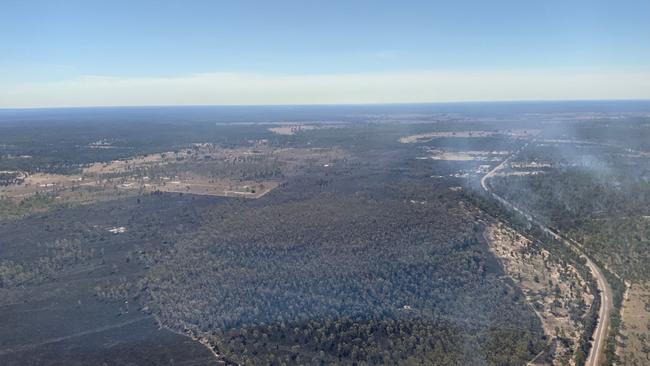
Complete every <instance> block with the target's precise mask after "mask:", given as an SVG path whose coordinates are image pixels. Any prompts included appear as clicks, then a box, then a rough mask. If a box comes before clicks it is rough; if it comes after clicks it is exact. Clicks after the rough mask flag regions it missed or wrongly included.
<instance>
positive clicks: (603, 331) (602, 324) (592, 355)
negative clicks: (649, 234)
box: [481, 142, 614, 366]
mask: <svg viewBox="0 0 650 366" xmlns="http://www.w3.org/2000/svg"><path fill="white" fill-rule="evenodd" d="M529 144H530V142H527V143H526V144H524V145H523V146H522V147H520V148H519V149H517V150H516V151H515V152H514V153H512V154H511V155H510V156H508V158H507V159H505V160H504V161H502V162H501V164H499V165H497V166H496V167H494V168H493V169H492V170H490V171H489V172H488V173H487V174H485V175H484V176H483V178H481V187H483V189H484V190H485V191H486V192H487V193H489V194H490V195H491V196H492V197H493V198H494V199H496V200H497V201H499V202H500V203H501V204H503V205H504V206H506V207H508V208H509V209H511V210H513V211H516V212H518V213H519V214H521V215H523V216H524V217H525V218H526V219H527V220H528V222H530V223H531V224H533V225H536V226H538V227H539V228H540V229H542V230H543V231H544V232H546V233H547V234H549V235H551V236H552V237H553V238H555V239H556V240H558V241H560V242H562V243H563V244H564V245H566V246H568V247H569V248H571V249H572V250H574V251H575V252H577V253H578V254H579V255H580V256H582V257H583V258H584V259H585V260H586V264H587V267H589V270H591V273H592V275H593V276H594V278H595V279H596V285H597V287H598V290H599V291H600V303H601V306H600V309H599V310H598V324H597V325H596V329H595V330H594V334H593V339H594V341H593V343H592V347H591V350H590V351H589V356H588V357H587V361H586V362H585V365H586V366H599V365H600V364H601V361H602V360H603V358H604V356H603V352H604V351H605V340H606V338H607V329H608V327H609V314H610V312H611V310H612V309H613V308H614V303H613V298H612V289H611V288H610V286H609V284H608V283H607V279H605V276H604V275H603V272H602V271H601V270H600V268H599V267H598V266H597V265H596V264H595V263H594V262H593V261H592V260H591V258H589V257H588V256H587V255H586V254H585V253H584V252H583V250H582V245H580V244H579V243H577V242H575V241H573V240H568V239H567V238H565V237H564V236H562V235H561V234H560V233H558V232H556V231H554V230H552V229H551V228H549V227H547V226H546V225H544V224H542V223H541V222H539V221H538V220H536V219H535V218H534V217H532V215H530V214H528V213H527V212H524V211H523V210H521V209H520V208H519V207H517V206H515V205H514V204H513V203H512V202H509V201H507V200H506V199H504V198H503V197H501V196H499V195H498V194H496V193H494V192H493V191H491V190H490V186H489V185H488V184H487V181H488V179H490V178H492V177H493V176H494V175H495V174H496V172H498V171H499V170H501V169H502V168H503V167H505V166H506V165H507V164H508V163H509V162H510V160H512V159H513V158H514V157H515V156H517V155H518V154H519V153H520V152H521V151H522V150H524V149H525V148H527V147H528V145H529Z"/></svg>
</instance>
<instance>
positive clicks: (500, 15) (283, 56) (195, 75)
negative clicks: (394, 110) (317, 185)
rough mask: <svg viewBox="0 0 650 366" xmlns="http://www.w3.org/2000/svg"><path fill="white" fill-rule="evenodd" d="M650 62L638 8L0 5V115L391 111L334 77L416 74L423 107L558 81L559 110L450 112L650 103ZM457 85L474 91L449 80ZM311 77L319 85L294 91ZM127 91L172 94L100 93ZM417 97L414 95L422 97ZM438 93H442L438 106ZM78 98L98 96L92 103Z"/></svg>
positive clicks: (646, 20)
mask: <svg viewBox="0 0 650 366" xmlns="http://www.w3.org/2000/svg"><path fill="white" fill-rule="evenodd" d="M649 60H650V1H648V0H619V1H614V0H612V1H601V0H590V1H583V0H564V1H557V0H545V1H524V0H518V1H512V0H491V1H478V0H475V1H469V0H455V1H452V0H449V1H377V0H375V1H365V0H364V1H354V0H350V1H337V0H329V1H309V0H302V1H282V0H275V1H241V0H240V1H226V0H223V1H218V0H214V1H171V0H170V1H137V0H131V1H120V0H110V1H93V0H85V1H76V0H65V1H63V0H62V1H54V0H49V1H30V0H18V1H13V0H3V1H2V5H1V9H0V98H2V99H4V101H3V100H2V99H0V107H11V106H59V105H88V104H92V105H94V104H101V105H119V104H124V102H128V101H130V100H134V101H136V102H142V103H151V104H225V103H235V104H246V103H264V102H265V98H264V95H263V94H261V92H258V93H257V94H259V95H257V94H255V90H252V91H251V93H253V94H255V97H254V98H247V95H246V93H245V92H244V91H241V90H240V93H242V94H243V95H241V96H240V97H241V98H240V99H241V100H240V99H237V98H235V99H233V98H223V97H221V96H223V95H228V88H230V87H231V86H232V85H230V84H228V82H236V83H241V82H245V83H247V84H250V85H251V86H259V87H260V90H263V91H264V92H266V93H273V92H274V85H277V86H278V88H277V89H278V93H280V92H282V93H285V94H283V97H282V98H280V99H278V98H275V99H274V98H269V100H268V103H276V102H277V103H291V102H292V101H293V100H295V102H297V103H309V102H310V100H309V99H308V98H304V94H305V93H307V94H308V95H310V96H311V97H312V98H313V101H312V102H313V103H320V102H350V103H353V102H373V101H376V102H387V101H388V102H390V101H397V102H400V101H407V100H402V99H400V95H403V93H400V94H395V95H394V98H392V99H391V96H390V93H388V90H386V92H385V93H384V94H382V95H381V97H378V96H377V95H375V96H374V97H373V96H372V95H368V92H367V91H364V90H360V91H359V93H366V94H354V93H353V91H354V90H353V89H355V86H354V85H349V83H347V82H345V81H346V80H347V79H345V78H346V77H350V80H352V79H354V78H357V79H358V82H359V83H365V84H364V85H359V86H358V88H357V89H364V87H365V86H367V84H368V83H376V85H377V87H378V88H385V89H390V88H392V87H393V86H394V84H393V83H394V82H396V83H398V84H399V85H400V88H408V85H403V84H405V80H406V79H408V78H409V77H412V78H415V79H417V74H418V73H422V75H423V77H429V78H431V79H430V83H431V86H430V88H431V90H430V92H425V93H424V94H425V95H424V96H425V97H427V98H429V99H435V100H430V101H432V102H435V101H447V100H455V99H457V98H462V97H463V93H462V90H454V88H456V89H457V88H461V87H462V88H472V85H474V86H475V88H474V89H476V88H486V87H487V86H488V84H487V83H488V81H490V82H493V81H494V80H497V83H496V84H500V83H499V82H498V78H499V75H502V76H503V78H504V83H506V84H507V83H508V82H511V83H514V84H517V85H519V84H521V83H522V82H524V81H527V82H530V81H531V80H532V79H535V77H537V79H540V80H544V79H546V80H548V78H549V77H550V78H551V79H552V78H556V79H557V82H556V84H552V85H544V86H543V87H544V88H551V89H552V88H553V85H557V88H558V93H557V95H558V97H557V98H553V94H552V90H546V89H544V90H543V93H542V92H540V93H537V94H532V95H528V94H524V95H522V97H521V98H518V92H517V89H516V88H514V87H513V88H511V89H512V90H509V91H508V92H509V93H511V94H507V93H506V94H507V95H506V94H504V91H501V92H500V91H499V90H495V93H494V96H493V98H491V94H490V93H489V92H485V93H483V94H480V95H479V94H477V95H475V94H476V93H474V94H472V93H469V97H468V98H462V99H466V100H474V99H481V100H483V99H488V100H489V99H544V98H551V99H566V98H570V99H573V98H575V99H585V98H591V97H605V98H607V97H608V96H609V97H611V98H626V97H629V98H639V97H650V92H647V93H646V94H644V92H643V89H644V87H645V86H648V88H647V90H650V85H648V84H644V83H645V82H646V81H648V80H647V79H646V78H647V77H648V72H649V70H650V61H649ZM468 74H469V75H474V76H475V79H476V80H474V81H473V82H474V83H475V84H472V80H467V81H466V82H464V83H460V85H458V86H456V87H454V85H453V82H452V81H449V77H453V76H456V77H460V76H467V75H468ZM201 75H203V76H204V77H201ZM405 75H408V76H405ZM432 75H433V76H432ZM513 75H514V76H513ZM576 75H578V76H579V75H584V77H585V78H587V79H589V78H592V79H589V80H590V82H591V83H594V82H596V83H598V82H600V83H602V84H603V90H602V91H600V94H594V93H593V92H594V91H593V90H591V88H593V84H589V83H586V84H585V88H588V89H585V90H584V93H583V94H584V97H585V98H581V91H580V90H575V91H574V92H575V95H566V93H565V92H564V91H563V90H561V89H563V88H562V85H561V84H562V80H565V77H566V76H572V77H575V76H576ZM328 76H330V77H331V80H332V83H330V82H329V80H330V79H327V77H328ZM442 76H445V77H446V78H443V79H444V80H442V79H440V77H442ZM522 76H525V77H526V78H527V79H525V80H524V79H521V77H522ZM224 77H226V79H227V80H225V79H224ZM314 78H318V80H320V82H321V84H318V83H316V84H315V85H314V87H312V88H310V86H309V85H303V84H309V83H311V82H313V81H314ZM517 78H519V79H517ZM531 78H532V79H531ZM593 78H597V79H598V80H599V81H598V80H596V81H594V79H593ZM612 78H617V80H618V81H616V80H614V83H617V82H618V83H620V84H621V86H620V87H621V88H623V84H624V83H627V82H628V81H629V80H639V78H641V80H642V81H643V82H644V83H642V84H641V85H635V86H634V87H635V88H638V90H637V89H633V90H630V91H629V92H628V94H629V95H628V94H625V91H624V90H615V92H612V93H611V94H612V95H608V94H607V90H606V89H607V88H606V87H605V84H609V83H610V82H612ZM287 79H290V81H289V82H287ZM537 79H535V80H537ZM387 80H391V82H388V81H387ZM517 80H520V82H517ZM585 80H586V79H585ZM339 81H340V82H343V84H338V82H339ZM441 81H444V82H441ZM93 83H94V84H93ZM133 83H136V84H137V85H139V87H138V88H133V89H134V91H133V93H135V92H138V93H141V94H149V93H147V90H148V89H147V88H154V87H155V88H163V89H165V88H166V89H170V90H168V91H167V94H165V96H164V98H162V97H161V96H160V95H159V96H158V97H157V98H159V99H156V96H151V97H149V98H144V95H129V96H128V98H122V99H120V98H119V97H117V96H111V93H110V90H114V91H115V92H116V93H117V92H124V90H122V89H120V85H122V86H124V85H125V84H128V85H131V86H133V85H134V84H133ZM193 83H194V84H193ZM210 83H212V84H210ZM260 83H261V84H260ZM287 83H288V84H287ZM323 83H324V84H327V87H331V88H337V87H345V88H347V89H346V90H344V91H345V93H343V96H345V98H348V99H343V100H337V99H336V98H334V99H332V95H333V94H334V93H335V91H333V90H330V91H326V93H325V94H323V95H321V94H319V93H318V90H315V89H314V88H316V87H318V88H323V87H325V85H323ZM558 83H559V84H558ZM80 84H83V85H82V86H79V85H80ZM262 84H263V85H262ZM329 84H331V85H329ZM514 84H513V85H514ZM179 85H180V86H182V88H185V89H190V90H194V91H195V94H192V93H190V94H191V95H194V97H195V99H196V101H195V102H194V103H193V100H192V98H188V97H187V93H186V95H184V96H183V95H180V94H179V95H177V98H176V99H177V100H176V102H175V99H174V94H173V93H172V92H173V90H171V89H174V88H176V89H178V88H179ZM193 85H194V86H196V88H195V89H192V88H193ZM534 87H535V85H533V88H534ZM540 87H541V86H540ZM201 88H204V89H202V90H201ZM419 88H420V89H417V91H418V93H421V92H423V91H426V90H424V89H426V85H421V86H420V87H419ZM422 88H424V89H422ZM495 88H497V89H498V85H495ZM433 89H435V90H433ZM443 89H446V90H453V91H454V92H453V93H448V94H449V95H448V96H446V95H445V93H444V90H443ZM98 91H101V92H98ZM184 91H187V90H184ZM321 91H322V90H321ZM434 91H435V93H434ZM156 92H158V93H160V92H161V91H160V90H157V91H156ZM74 93H77V94H76V95H75V94H74ZM88 93H90V94H92V93H96V95H95V97H94V99H92V100H91V99H88ZM179 93H180V92H179ZM49 94H52V95H49ZM54 94H57V95H54ZM80 94H85V95H80ZM235 94H236V93H235ZM211 95H212V96H213V97H211ZM355 95H356V97H355ZM536 95H539V97H538V98H536ZM64 96H65V98H63V97H64ZM133 97H136V98H133ZM137 97H139V98H137ZM75 98H76V99H75ZM373 98H374V99H373ZM416 99H417V98H416ZM77 100H78V102H77ZM414 101H429V100H428V99H426V98H424V99H423V100H414ZM127 104H128V103H127Z"/></svg>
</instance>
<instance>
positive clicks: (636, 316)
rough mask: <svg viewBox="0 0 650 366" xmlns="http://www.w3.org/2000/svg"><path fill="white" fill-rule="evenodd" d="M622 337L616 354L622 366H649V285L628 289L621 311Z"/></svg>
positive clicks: (639, 285)
mask: <svg viewBox="0 0 650 366" xmlns="http://www.w3.org/2000/svg"><path fill="white" fill-rule="evenodd" d="M621 316H622V320H623V324H622V326H621V334H622V337H621V338H620V339H619V341H620V342H619V345H620V346H619V347H618V348H617V350H616V353H617V354H618V355H619V357H620V358H621V364H623V365H631V366H636V365H639V366H641V365H650V284H649V283H645V284H632V285H631V286H629V287H628V289H627V291H626V293H625V299H624V301H623V309H622V311H621Z"/></svg>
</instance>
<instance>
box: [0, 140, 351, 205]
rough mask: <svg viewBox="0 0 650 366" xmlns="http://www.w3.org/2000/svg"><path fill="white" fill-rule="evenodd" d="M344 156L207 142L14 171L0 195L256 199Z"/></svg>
mask: <svg viewBox="0 0 650 366" xmlns="http://www.w3.org/2000/svg"><path fill="white" fill-rule="evenodd" d="M342 156H344V154H343V152H341V151H340V150H336V149H274V148H271V147H268V146H266V145H265V144H264V143H263V142H259V143H257V144H255V145H254V146H253V147H250V148H245V147H240V148H234V149H225V148H220V147H216V146H214V145H212V144H207V143H202V144H194V145H193V146H192V147H191V148H187V149H181V150H177V151H169V152H162V153H156V154H148V155H143V156H136V157H133V158H130V159H126V160H114V161H111V162H106V163H93V164H90V165H88V166H85V167H83V168H82V169H81V172H80V173H79V174H70V175H67V174H43V173H34V174H27V173H25V172H16V173H15V174H14V175H17V176H19V177H20V179H19V180H17V182H15V183H13V184H8V185H5V186H2V187H0V197H6V198H10V199H14V200H17V201H20V200H21V199H25V198H27V197H31V196H35V195H47V196H50V197H51V198H53V199H55V201H56V202H58V203H91V202H97V201H105V200H110V199H115V198H120V197H127V196H134V195H140V194H145V193H150V192H157V191H161V192H175V193H190V194H198V195H212V196H225V197H246V198H259V197H261V196H263V195H264V194H266V193H268V192H270V191H271V190H273V189H274V188H275V187H277V186H278V185H279V184H280V183H281V181H282V179H283V178H284V177H285V176H287V175H290V174H291V173H292V172H293V171H295V170H297V169H300V168H301V167H303V166H307V165H314V164H320V165H328V164H331V163H333V162H334V161H336V160H337V159H338V158H340V157H342Z"/></svg>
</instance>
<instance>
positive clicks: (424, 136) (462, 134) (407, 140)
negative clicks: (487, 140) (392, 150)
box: [399, 129, 540, 144]
mask: <svg viewBox="0 0 650 366" xmlns="http://www.w3.org/2000/svg"><path fill="white" fill-rule="evenodd" d="M539 133H540V130H533V129H510V130H500V131H481V130H474V131H437V132H427V133H421V134H417V135H410V136H404V137H401V138H400V139H399V142H401V143H403V144H412V143H418V142H427V141H430V140H432V139H435V138H442V137H446V138H454V137H456V138H478V137H490V136H495V135H506V136H512V137H528V136H535V135H537V134H539Z"/></svg>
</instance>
